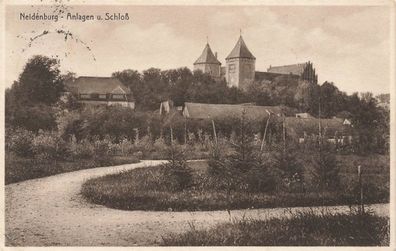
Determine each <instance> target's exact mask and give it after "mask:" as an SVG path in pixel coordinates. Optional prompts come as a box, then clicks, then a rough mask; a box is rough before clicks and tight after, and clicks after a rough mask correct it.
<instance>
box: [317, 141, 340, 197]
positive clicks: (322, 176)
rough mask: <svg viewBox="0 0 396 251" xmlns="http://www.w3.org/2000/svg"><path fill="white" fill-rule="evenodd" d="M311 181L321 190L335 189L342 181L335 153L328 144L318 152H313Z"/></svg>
mask: <svg viewBox="0 0 396 251" xmlns="http://www.w3.org/2000/svg"><path fill="white" fill-rule="evenodd" d="M311 154H312V155H311V156H312V157H311V165H310V166H311V167H312V168H311V170H310V172H311V175H312V178H311V182H313V183H314V184H316V186H317V188H319V189H321V190H335V189H336V188H337V187H338V186H339V183H340V177H339V167H338V164H337V159H336V156H335V154H334V153H332V152H331V151H329V149H328V147H327V145H326V144H324V145H323V146H322V149H321V150H320V151H319V153H317V152H312V153H311Z"/></svg>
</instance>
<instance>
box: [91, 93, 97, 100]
mask: <svg viewBox="0 0 396 251" xmlns="http://www.w3.org/2000/svg"><path fill="white" fill-rule="evenodd" d="M91 98H93V99H98V98H99V94H97V93H91Z"/></svg>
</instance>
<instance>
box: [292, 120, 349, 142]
mask: <svg viewBox="0 0 396 251" xmlns="http://www.w3.org/2000/svg"><path fill="white" fill-rule="evenodd" d="M319 125H320V133H321V135H322V136H323V137H325V138H326V139H327V141H328V142H332V143H336V142H337V143H340V144H345V143H350V142H351V140H352V126H351V124H348V123H345V119H341V118H331V119H320V120H319V119H318V118H313V117H310V118H298V117H286V118H285V127H286V130H287V134H288V135H289V136H290V137H292V138H295V139H298V141H299V142H300V143H303V142H304V141H305V140H306V138H307V137H312V136H314V137H317V136H318V135H319Z"/></svg>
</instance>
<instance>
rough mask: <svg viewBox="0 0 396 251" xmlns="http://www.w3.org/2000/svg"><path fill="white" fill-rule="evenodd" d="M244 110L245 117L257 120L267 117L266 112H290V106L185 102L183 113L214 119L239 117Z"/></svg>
mask: <svg viewBox="0 0 396 251" xmlns="http://www.w3.org/2000/svg"><path fill="white" fill-rule="evenodd" d="M244 110H245V112H246V118H248V119H253V120H259V119H263V118H266V117H268V112H270V113H272V114H275V115H278V116H279V115H281V114H288V113H290V112H291V108H288V107H286V106H256V105H250V104H239V105H231V104H203V103H188V102H186V103H185V104H184V111H183V113H184V115H185V116H186V117H188V118H192V119H208V118H210V119H214V118H225V117H241V116H242V113H243V111H244ZM267 111H268V112H267Z"/></svg>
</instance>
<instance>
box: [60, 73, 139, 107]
mask: <svg viewBox="0 0 396 251" xmlns="http://www.w3.org/2000/svg"><path fill="white" fill-rule="evenodd" d="M65 88H66V94H68V93H73V94H74V95H76V97H77V99H78V101H79V102H81V103H84V104H90V105H121V106H123V107H129V108H131V109H135V101H134V99H133V96H132V93H131V91H130V90H129V88H127V87H126V86H125V85H123V84H122V83H121V82H120V81H119V80H118V79H116V78H111V77H86V76H84V77H78V78H76V79H74V80H69V81H66V83H65Z"/></svg>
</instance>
